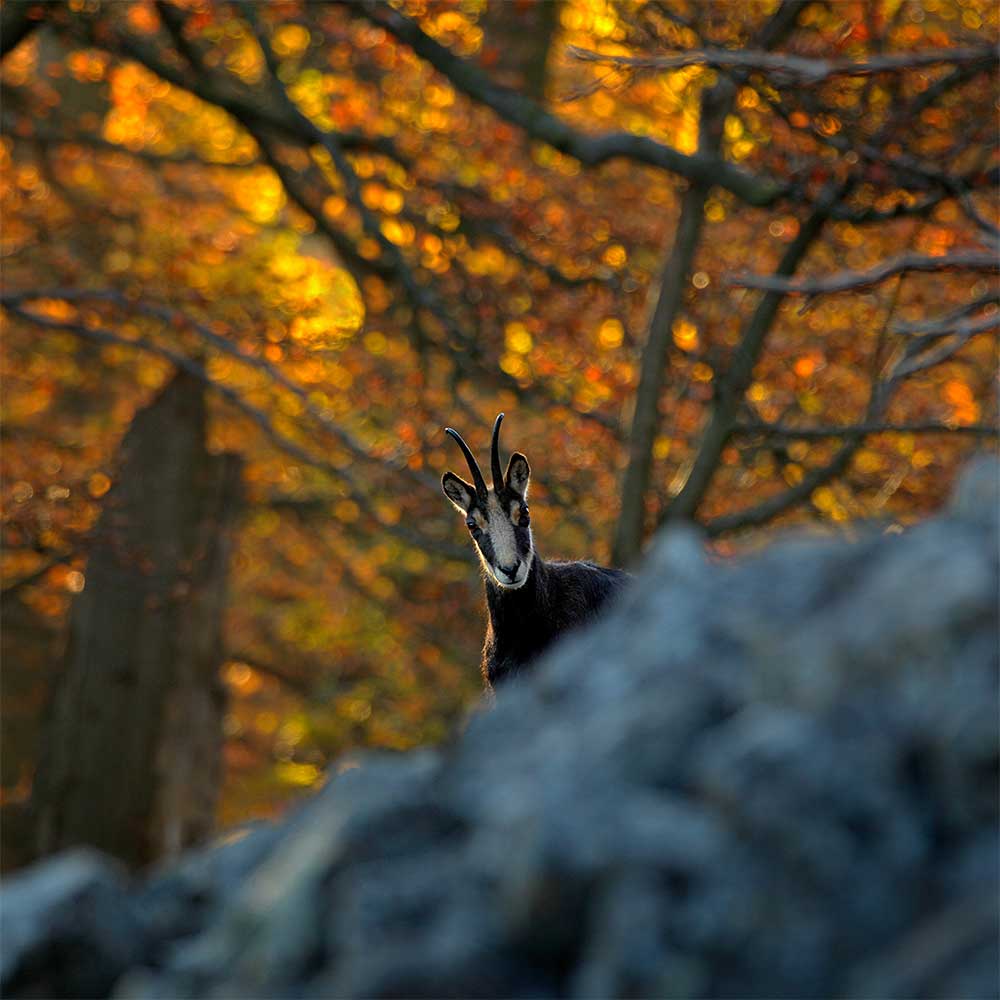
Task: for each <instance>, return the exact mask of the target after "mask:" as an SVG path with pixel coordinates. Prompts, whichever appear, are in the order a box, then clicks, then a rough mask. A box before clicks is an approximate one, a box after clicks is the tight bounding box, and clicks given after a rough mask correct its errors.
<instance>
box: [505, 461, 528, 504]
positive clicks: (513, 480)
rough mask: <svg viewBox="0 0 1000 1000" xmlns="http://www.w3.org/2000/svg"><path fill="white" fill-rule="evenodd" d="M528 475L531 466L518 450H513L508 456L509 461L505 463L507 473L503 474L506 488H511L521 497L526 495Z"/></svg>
mask: <svg viewBox="0 0 1000 1000" xmlns="http://www.w3.org/2000/svg"><path fill="white" fill-rule="evenodd" d="M530 476H531V468H530V467H529V465H528V460H527V459H526V458H525V457H524V455H522V454H521V453H520V452H519V451H515V452H514V454H513V455H511V456H510V461H509V462H508V463H507V474H506V475H505V476H504V482H506V484H507V489H509V490H513V491H514V492H515V493H517V494H518V495H520V496H522V497H526V496H527V495H528V479H529V478H530Z"/></svg>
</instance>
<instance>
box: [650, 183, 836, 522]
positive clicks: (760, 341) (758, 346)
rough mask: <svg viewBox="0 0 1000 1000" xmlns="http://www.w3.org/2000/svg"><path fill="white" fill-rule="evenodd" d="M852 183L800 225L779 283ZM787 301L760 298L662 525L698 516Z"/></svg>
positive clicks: (829, 191)
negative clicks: (756, 369)
mask: <svg viewBox="0 0 1000 1000" xmlns="http://www.w3.org/2000/svg"><path fill="white" fill-rule="evenodd" d="M851 183H852V182H851V181H846V182H843V183H839V184H830V185H827V188H826V191H825V192H824V193H823V195H822V196H821V197H820V200H819V202H818V203H817V205H816V208H815V209H814V210H813V212H812V214H811V215H810V216H809V217H808V218H807V219H806V220H805V221H804V222H803V223H802V226H801V228H800V229H799V232H798V235H797V236H796V237H795V239H794V240H793V241H792V242H791V243H790V244H789V246H788V248H787V249H786V250H785V253H784V255H783V256H782V258H781V261H780V263H779V264H778V270H777V273H776V275H775V280H776V281H780V282H785V281H787V280H788V277H787V276H789V275H791V274H793V273H794V272H795V269H796V268H797V267H798V266H799V264H800V263H801V261H802V260H803V258H804V257H805V255H806V252H807V250H808V249H809V247H810V246H811V245H812V244H813V242H814V241H815V240H816V239H818V238H819V235H820V233H822V231H823V227H824V225H825V224H826V220H827V218H828V217H829V214H830V211H831V210H832V208H833V207H834V205H836V204H838V203H839V202H840V200H841V199H842V198H843V197H844V196H845V195H846V194H847V193H848V191H849V190H850V186H851ZM783 297H784V291H783V290H782V289H780V288H778V289H775V290H773V291H768V292H767V293H766V294H765V295H763V296H762V297H761V300H760V302H759V303H758V304H757V308H756V309H755V310H754V313H753V316H752V317H751V319H750V322H749V324H748V325H747V328H746V331H745V332H744V334H743V337H742V339H741V340H740V343H739V346H738V347H737V348H736V350H735V352H734V354H733V358H732V361H731V362H730V365H729V370H728V372H726V374H725V375H724V376H722V377H721V379H720V380H719V382H718V384H717V387H716V397H715V400H714V405H713V409H712V414H711V416H710V417H709V420H708V425H707V427H706V428H705V431H704V433H703V434H702V438H701V442H700V444H699V446H698V453H697V455H696V456H695V459H694V462H693V464H692V466H691V469H690V471H689V473H688V476H687V479H686V480H685V482H684V485H683V486H682V487H681V490H680V492H679V493H678V494H677V495H676V496H675V497H674V499H673V500H672V501H671V503H670V504H669V505H668V507H667V509H666V511H665V512H664V514H663V517H662V518H661V522H662V521H667V520H680V519H690V518H692V517H694V515H695V512H696V511H697V509H698V506H699V504H700V503H701V501H702V498H703V497H704V495H705V492H706V491H707V490H708V487H709V485H710V483H711V481H712V477H713V476H714V474H715V470H716V468H717V467H718V464H719V459H720V457H721V455H722V451H723V449H724V448H725V446H726V442H727V441H728V440H729V436H730V434H732V431H733V427H734V425H735V423H736V417H737V414H738V412H739V407H740V403H741V401H742V399H743V396H744V394H745V392H746V390H747V387H748V386H749V385H750V380H751V378H752V377H753V369H754V366H755V365H756V363H757V359H758V358H759V357H760V354H761V351H762V350H763V349H764V343H765V341H766V339H767V334H768V331H769V330H770V329H771V324H772V323H773V322H774V318H775V316H776V315H777V312H778V307H779V306H780V305H781V301H782V299H783Z"/></svg>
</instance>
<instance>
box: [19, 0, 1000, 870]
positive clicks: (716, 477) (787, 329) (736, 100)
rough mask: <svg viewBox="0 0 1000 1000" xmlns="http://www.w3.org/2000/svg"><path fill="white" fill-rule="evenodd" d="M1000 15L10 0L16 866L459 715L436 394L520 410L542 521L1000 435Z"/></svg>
mask: <svg viewBox="0 0 1000 1000" xmlns="http://www.w3.org/2000/svg"><path fill="white" fill-rule="evenodd" d="M998 20H1000V8H998V6H997V4H996V3H993V2H989V0H922V2H914V0H870V2H850V0H841V2H837V3H784V4H782V3H778V2H774V0H766V2H751V3H744V4H739V5H730V4H715V3H711V4H709V3H685V2H681V0H667V2H660V0H617V2H613V0H551V2H535V0H507V2H503V3H498V2H487V0H454V2H450V0H449V2H422V0H412V2H411V0H402V2H399V3H393V4H392V5H388V4H381V3H332V2H331V3H297V2H271V3H267V4H259V3H254V4H242V5H241V4H238V3H237V4H230V3H217V2H209V0H159V2H141V0H137V2H115V3H111V2H102V0H68V2H51V3H30V2H28V3H25V2H21V0H5V2H3V3H2V5H0V21H2V24H0V28H2V49H3V63H2V81H3V105H2V142H0V165H2V178H0V199H2V201H0V205H2V213H3V230H2V238H0V253H2V261H3V281H2V305H3V340H2V365H3V389H4V391H3V402H2V405H3V411H2V414H3V427H2V435H3V436H2V441H3V484H2V496H3V523H2V543H3V551H2V562H0V568H2V587H3V629H2V640H3V648H2V653H3V671H2V699H3V736H2V772H0V777H2V809H3V823H2V830H3V844H2V860H3V864H4V866H5V867H6V868H11V867H16V866H18V865H20V864H23V863H24V862H25V861H27V860H28V859H30V858H32V857H33V856H36V855H37V854H38V853H40V852H41V853H45V852H48V851H50V850H53V849H55V848H57V847H60V846H64V845H67V844H70V843H79V842H87V843H95V844H97V845H98V846H101V847H103V848H105V849H107V850H110V851H112V852H113V853H116V854H118V855H119V856H120V857H122V858H124V859H126V860H127V861H129V862H132V863H135V864H143V863H146V862H148V861H151V860H154V859H156V858H158V857H160V856H162V855H168V854H171V853H173V852H175V851H176V850H178V849H179V848H181V847H183V846H185V845H186V844H188V843H191V842H195V841H197V840H199V839H202V838H203V837H204V836H206V835H207V833H208V832H210V831H211V830H214V829H219V828H226V827H229V826H232V825H233V824H236V823H240V822H243V821H246V820H248V819H252V818H256V817H263V816H270V815H273V814H275V813H277V812H279V811H280V810H281V809H283V808H284V807H286V806H287V805H288V804H289V803H290V802H292V801H294V800H295V799H296V798H297V797H299V796H301V795H302V794H304V793H306V792H308V791H309V790H310V789H313V788H315V787H316V786H317V785H318V784H319V783H321V782H322V781H323V780H324V773H325V770H326V768H327V767H328V766H329V765H330V764H331V762H333V761H334V760H339V761H340V763H339V764H338V766H339V767H346V766H350V756H349V755H350V753H351V752H352V751H357V750H361V749H364V748H372V747H377V748H387V749H394V750H401V749H408V748H411V747H415V746H419V745H423V744H428V743H436V742H440V741H441V740H443V739H445V738H447V737H448V735H449V734H451V733H453V732H454V731H455V730H456V728H457V727H458V726H459V725H460V723H461V720H462V718H463V716H464V714H465V713H466V712H467V711H468V710H469V709H470V708H471V707H472V706H473V705H474V704H475V703H476V701H477V699H478V697H479V692H480V683H481V682H480V678H479V673H478V658H479V647H480V645H481V641H482V632H483V611H482V609H481V604H482V595H481V583H480V581H479V578H478V571H477V566H476V561H475V558H474V555H473V553H472V551H471V548H470V547H469V545H468V543H467V541H466V538H465V537H464V536H465V530H464V528H463V526H462V524H461V522H460V520H459V519H458V518H457V515H455V513H454V511H453V509H452V508H451V507H450V505H449V504H448V503H447V501H446V500H445V498H444V497H443V496H442V495H441V492H440V486H439V480H440V476H441V474H442V473H443V472H444V471H445V470H446V469H447V468H453V469H455V470H456V471H458V472H459V473H460V474H463V475H464V472H465V470H464V463H463V461H462V459H461V455H460V454H459V453H458V451H457V449H456V448H455V447H454V446H453V445H451V444H450V442H448V441H447V438H446V437H445V436H444V434H443V431H442V428H443V427H444V425H446V424H447V425H451V426H454V427H456V428H457V429H458V430H459V431H460V432H461V433H462V434H463V435H464V436H465V438H466V439H467V440H468V441H469V443H470V445H471V446H472V447H473V448H474V450H477V451H478V452H479V453H480V455H481V456H483V459H482V460H484V461H485V453H486V449H487V447H488V435H489V429H490V427H491V424H492V420H493V417H494V416H495V414H496V413H497V412H498V411H500V410H504V411H506V413H507V420H506V422H505V424H504V449H505V451H506V452H509V451H511V450H514V449H517V450H520V451H523V452H525V453H526V454H527V456H528V458H529V460H530V461H531V464H532V470H533V476H532V490H533V493H532V496H533V501H534V502H533V505H532V515H533V523H534V533H535V538H536V542H537V545H538V548H539V551H540V552H541V553H542V555H544V556H548V557H560V558H590V559H594V560H596V561H600V562H603V563H612V562H613V563H614V564H616V565H633V564H634V563H635V561H636V560H637V558H638V557H639V555H640V553H641V551H642V548H643V544H644V542H645V540H646V539H647V538H648V537H649V535H650V534H651V533H652V532H653V531H654V530H656V528H657V527H659V526H660V525H662V524H664V523H666V522H670V521H684V520H694V521H696V522H697V523H698V524H699V525H701V526H702V527H703V529H704V531H705V532H706V535H707V537H708V539H709V544H710V546H711V547H712V549H713V551H714V552H715V553H716V554H717V555H718V556H719V557H720V558H721V557H725V556H727V555H731V554H733V553H734V552H736V551H738V550H739V549H741V548H746V547H748V546H757V545H760V544H762V543H763V542H764V541H766V539H767V537H768V535H769V533H770V532H772V531H773V530H774V529H775V528H778V527H787V526H788V525H789V524H796V525H807V526H809V527H810V528H811V529H813V530H823V531H828V532H837V533H844V534H848V535H849V534H850V533H851V532H852V524H853V523H854V522H856V521H858V520H859V519H862V518H867V519H871V518H876V519H879V520H880V521H881V522H882V523H883V524H884V526H885V527H886V528H887V529H889V530H902V529H903V528H904V527H905V526H906V525H907V524H909V523H911V522H913V521H914V520H917V519H919V518H921V517H924V516H926V515H927V514H928V513H930V512H932V511H933V510H935V508H936V507H937V506H938V505H939V504H940V503H941V501H942V498H943V497H944V495H945V494H946V493H947V491H948V489H949V488H950V486H951V484H952V481H953V479H954V476H955V474H956V472H957V470H958V468H959V467H960V466H961V464H962V463H963V462H964V461H965V459H966V458H967V457H968V456H969V455H970V454H971V453H972V452H974V451H976V450H982V449H993V448H994V447H995V440H996V411H997V397H996V392H997V383H996V373H997V342H996V332H997V327H998V312H997V302H998V288H997V238H998V229H997V223H998V205H997V197H996V195H997V178H998V159H997V132H996V123H997V110H998V103H997V102H998V91H997V80H996V62H997V50H996V44H997V41H998ZM345 754H346V755H347V756H346V757H345V756H344V755H345Z"/></svg>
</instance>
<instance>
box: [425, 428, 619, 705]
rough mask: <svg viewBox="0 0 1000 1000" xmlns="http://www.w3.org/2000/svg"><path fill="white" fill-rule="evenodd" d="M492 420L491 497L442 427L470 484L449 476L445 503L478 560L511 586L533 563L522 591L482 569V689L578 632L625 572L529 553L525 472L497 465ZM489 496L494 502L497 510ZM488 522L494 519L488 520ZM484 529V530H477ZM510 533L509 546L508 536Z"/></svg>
mask: <svg viewBox="0 0 1000 1000" xmlns="http://www.w3.org/2000/svg"><path fill="white" fill-rule="evenodd" d="M502 420H503V414H502V413H501V414H499V415H498V416H497V419H496V422H495V423H494V425H493V440H492V443H491V446H490V467H491V471H492V474H493V490H492V492H491V491H490V489H489V487H487V485H486V480H485V479H484V478H483V474H482V472H481V471H480V469H479V463H478V462H477V461H476V458H475V456H474V455H473V454H472V452H471V450H470V449H469V446H468V445H467V444H466V443H465V441H464V440H462V437H461V435H460V434H459V433H458V432H457V431H455V430H453V429H452V428H450V427H446V428H445V432H446V433H447V434H449V435H450V436H451V437H452V438H454V440H455V441H456V442H457V443H458V445H459V447H460V448H461V449H462V451H463V453H464V454H465V460H466V462H467V463H468V466H469V471H470V472H471V473H472V478H473V484H470V483H467V482H465V480H463V479H461V478H459V477H458V476H456V475H455V473H454V472H446V473H445V474H444V476H443V477H442V479H441V488H442V489H443V490H444V494H445V496H446V497H448V499H449V500H450V501H451V502H452V503H453V504H454V505H455V506H456V507H457V508H458V509H459V510H460V511H462V512H463V513H464V514H465V517H466V524H467V526H468V528H469V532H470V534H471V535H472V540H473V542H475V544H476V545H477V546H478V547H479V551H480V553H481V554H482V557H483V559H484V560H485V562H487V563H488V564H489V565H490V567H492V568H493V569H495V570H498V571H501V572H500V576H501V577H506V579H507V580H508V581H510V582H511V583H513V582H514V575H515V574H518V575H519V572H520V569H521V568H523V567H524V566H525V565H526V564H527V560H528V559H529V558H530V559H531V564H530V569H529V571H528V576H527V578H526V579H525V580H524V583H523V584H521V585H520V586H511V587H501V586H500V585H499V584H498V583H497V582H496V581H495V580H494V579H493V577H492V576H491V575H490V574H489V572H487V571H486V570H485V569H484V571H483V575H484V578H485V583H486V607H487V610H488V611H489V621H488V622H487V624H486V642H485V643H484V645H483V660H482V670H483V680H484V681H485V682H486V686H487V688H493V687H495V686H496V685H497V684H499V683H500V682H501V681H506V680H507V679H508V678H510V677H513V676H515V675H517V674H519V673H520V672H521V671H522V670H523V669H524V667H525V666H527V664H529V663H531V661H532V660H534V659H535V658H536V657H537V656H538V655H539V654H540V653H542V652H544V651H545V650H546V649H547V648H548V647H549V646H550V645H551V644H552V642H553V641H554V640H555V639H556V638H558V637H559V636H560V635H562V634H563V633H564V632H566V631H568V630H570V629H573V628H576V627H577V626H578V625H582V624H584V623H585V622H587V621H589V620H590V619H591V618H593V617H594V616H595V615H596V614H597V612H598V611H599V610H600V609H601V607H602V605H603V604H604V603H605V602H606V601H607V600H608V598H609V597H611V595H612V594H614V593H615V592H616V591H617V590H618V589H619V588H620V587H621V586H622V584H624V583H625V582H626V581H627V580H628V579H629V575H628V573H625V572H623V571H622V570H619V569H605V568H604V567H603V566H595V565H594V564H593V563H591V562H551V563H549V562H545V561H544V560H543V559H541V558H540V557H539V555H538V552H537V550H535V549H534V544H533V538H532V534H531V530H530V528H529V523H530V516H529V512H528V504H527V495H528V482H529V479H530V476H531V469H530V468H529V467H528V460H527V459H526V458H525V457H524V455H522V454H520V452H514V454H513V455H511V456H510V462H509V463H508V465H507V471H506V473H504V472H502V471H501V468H502V467H501V464H500V422H501V421H502ZM491 497H495V500H496V501H498V502H499V509H497V508H496V505H495V503H494V501H493V500H491ZM491 518H492V520H491ZM497 518H500V519H501V521H502V523H503V525H504V529H503V532H502V533H501V542H502V546H503V554H504V557H505V558H507V559H508V560H512V561H513V565H511V566H499V565H498V563H497V556H496V552H495V548H494V544H493V540H492V537H491V536H492V535H493V534H494V533H495V531H496V530H497V529H496V528H494V529H493V531H492V532H491V531H490V530H488V527H489V525H490V524H494V525H495V524H496V519H497ZM482 522H485V525H484V524H483V523H482ZM509 531H513V540H512V541H513V544H512V545H509V544H508V543H509V542H510V541H511V539H510V537H509V536H508V537H506V538H504V537H503V535H504V534H505V533H506V532H509Z"/></svg>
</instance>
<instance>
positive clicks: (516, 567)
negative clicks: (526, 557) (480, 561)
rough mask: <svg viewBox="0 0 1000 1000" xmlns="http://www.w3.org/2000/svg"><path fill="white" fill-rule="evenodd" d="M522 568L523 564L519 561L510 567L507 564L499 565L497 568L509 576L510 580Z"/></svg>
mask: <svg viewBox="0 0 1000 1000" xmlns="http://www.w3.org/2000/svg"><path fill="white" fill-rule="evenodd" d="M520 568H521V564H520V563H519V562H516V563H514V565H513V566H511V567H510V568H509V569H508V568H507V567H506V566H497V569H498V570H499V571H500V572H501V573H503V575H504V576H505V577H507V579H508V580H513V579H514V577H515V576H516V575H517V571H518V570H519V569H520Z"/></svg>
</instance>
